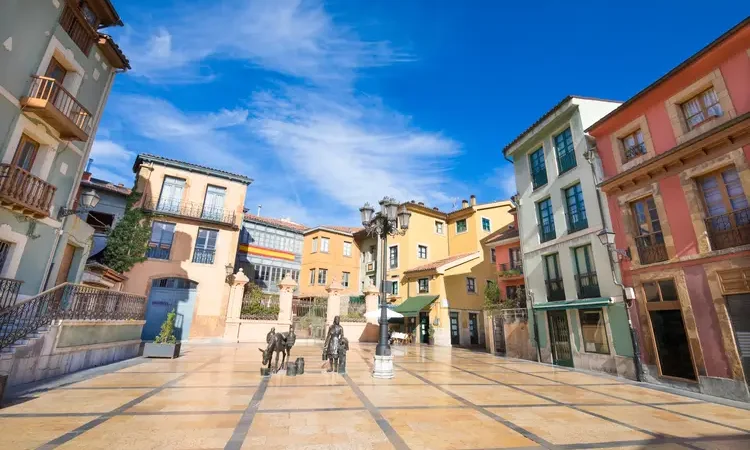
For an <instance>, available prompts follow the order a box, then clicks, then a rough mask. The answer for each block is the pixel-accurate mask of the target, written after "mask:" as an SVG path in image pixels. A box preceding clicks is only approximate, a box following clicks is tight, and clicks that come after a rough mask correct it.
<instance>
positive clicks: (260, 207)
mask: <svg viewBox="0 0 750 450" xmlns="http://www.w3.org/2000/svg"><path fill="white" fill-rule="evenodd" d="M261 209H263V205H258V217H260V210H261Z"/></svg>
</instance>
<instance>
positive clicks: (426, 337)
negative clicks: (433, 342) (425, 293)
mask: <svg viewBox="0 0 750 450" xmlns="http://www.w3.org/2000/svg"><path fill="white" fill-rule="evenodd" d="M429 330H430V313H428V312H420V313H419V342H421V343H423V344H429V343H430V333H429Z"/></svg>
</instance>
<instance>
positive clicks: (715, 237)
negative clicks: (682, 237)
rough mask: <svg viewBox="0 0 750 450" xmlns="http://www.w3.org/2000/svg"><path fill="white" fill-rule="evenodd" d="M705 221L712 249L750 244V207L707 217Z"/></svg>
mask: <svg viewBox="0 0 750 450" xmlns="http://www.w3.org/2000/svg"><path fill="white" fill-rule="evenodd" d="M705 221H706V231H708V238H709V239H710V240H711V248H712V249H714V250H722V249H725V248H732V247H738V246H740V245H747V244H750V208H744V209H738V210H736V211H732V212H730V213H728V214H721V215H718V216H713V217H708V218H706V219H705Z"/></svg>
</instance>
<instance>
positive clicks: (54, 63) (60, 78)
mask: <svg viewBox="0 0 750 450" xmlns="http://www.w3.org/2000/svg"><path fill="white" fill-rule="evenodd" d="M67 75H68V69H66V68H65V66H63V65H62V64H60V61H58V60H57V59H56V58H52V59H50V61H49V66H47V71H46V72H45V73H44V76H46V77H49V78H54V79H55V81H57V82H58V83H59V84H60V86H62V84H63V82H64V81H65V77H66V76H67ZM58 89H59V87H58V86H53V87H52V91H53V92H51V95H50V98H53V97H55V95H56V94H57V92H55V91H57V90H58ZM56 106H57V105H56Z"/></svg>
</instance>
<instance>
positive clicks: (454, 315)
mask: <svg viewBox="0 0 750 450" xmlns="http://www.w3.org/2000/svg"><path fill="white" fill-rule="evenodd" d="M450 317H451V345H459V344H461V340H460V337H459V334H458V312H451V313H450Z"/></svg>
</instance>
